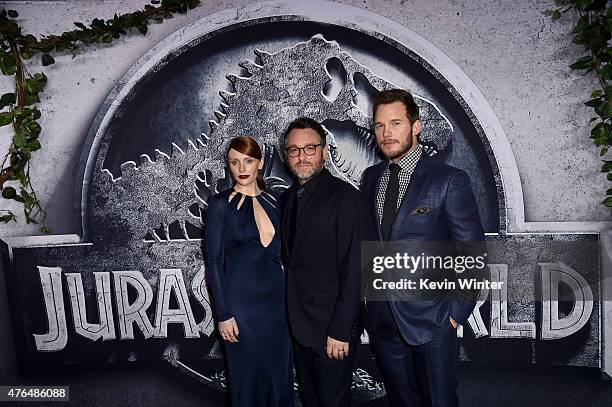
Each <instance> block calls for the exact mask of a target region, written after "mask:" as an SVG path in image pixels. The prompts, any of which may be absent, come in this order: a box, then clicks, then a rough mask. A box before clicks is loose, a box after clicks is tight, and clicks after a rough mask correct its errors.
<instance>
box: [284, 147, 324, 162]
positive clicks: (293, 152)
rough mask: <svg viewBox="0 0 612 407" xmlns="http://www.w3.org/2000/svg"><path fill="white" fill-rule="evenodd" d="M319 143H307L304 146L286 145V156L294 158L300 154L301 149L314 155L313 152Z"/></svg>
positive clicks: (307, 153)
mask: <svg viewBox="0 0 612 407" xmlns="http://www.w3.org/2000/svg"><path fill="white" fill-rule="evenodd" d="M320 145H321V143H319V144H309V145H307V146H304V147H287V148H285V152H286V153H287V156H288V157H294V158H295V157H299V156H300V151H303V152H304V154H306V155H314V153H316V152H317V147H319V146H320Z"/></svg>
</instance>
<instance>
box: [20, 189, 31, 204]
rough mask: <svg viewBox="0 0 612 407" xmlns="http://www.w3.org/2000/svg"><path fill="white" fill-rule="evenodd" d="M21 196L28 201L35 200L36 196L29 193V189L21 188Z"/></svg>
mask: <svg viewBox="0 0 612 407" xmlns="http://www.w3.org/2000/svg"><path fill="white" fill-rule="evenodd" d="M20 192H21V196H22V197H23V199H25V200H26V202H31V201H33V200H34V198H33V197H32V195H30V194H29V193H28V191H26V190H25V189H23V188H21V191H20Z"/></svg>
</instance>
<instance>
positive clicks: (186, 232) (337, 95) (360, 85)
mask: <svg viewBox="0 0 612 407" xmlns="http://www.w3.org/2000/svg"><path fill="white" fill-rule="evenodd" d="M254 52H255V55H256V58H255V60H254V61H249V60H247V61H243V62H240V63H239V64H238V65H239V66H240V67H242V68H243V70H244V75H243V76H236V75H227V79H228V80H229V81H230V82H231V84H232V87H233V90H234V91H233V92H227V91H221V92H220V95H221V98H222V102H221V103H220V106H219V108H218V110H216V111H215V120H211V121H210V134H209V135H206V134H202V135H201V137H198V138H197V139H195V140H189V142H188V146H189V147H188V148H187V151H183V149H181V148H179V147H178V146H177V145H174V146H173V149H172V152H171V153H170V154H166V153H164V152H162V151H159V150H156V154H155V157H154V159H152V158H151V157H149V156H148V155H141V157H140V158H141V159H140V164H136V163H135V162H133V161H128V162H126V163H124V164H123V165H122V166H121V177H118V178H113V176H112V174H111V173H110V172H109V171H107V170H103V172H104V177H103V180H102V184H103V185H102V188H101V190H102V191H103V193H104V195H106V197H107V199H108V201H107V204H106V205H105V206H106V207H113V208H121V212H120V213H119V214H118V216H119V219H115V220H116V221H118V222H119V223H120V224H121V225H122V226H123V227H127V228H128V229H129V235H131V236H132V237H133V238H136V237H140V238H141V239H144V241H150V242H163V241H170V240H177V239H178V240H180V239H185V240H190V239H194V238H198V237H199V236H201V230H202V229H203V228H204V227H205V225H204V224H203V219H204V218H205V217H204V216H203V213H204V211H205V210H206V202H207V200H208V198H209V197H210V196H211V195H212V194H214V193H216V192H218V191H220V190H222V189H224V188H226V187H228V186H229V182H230V180H229V175H228V174H227V172H226V162H225V161H226V160H225V153H226V149H227V145H228V143H229V141H230V140H231V139H232V138H233V137H235V136H237V135H249V136H251V137H253V138H255V139H256V140H257V141H258V142H259V143H260V145H261V146H263V148H264V151H265V153H264V156H265V157H264V159H265V168H264V174H265V176H266V180H267V181H268V184H269V185H270V186H271V188H272V189H283V188H286V187H287V186H288V185H289V184H290V181H289V177H288V174H287V173H286V171H285V169H284V168H283V166H282V164H281V156H282V151H283V146H282V134H283V132H284V130H285V129H286V128H287V126H288V124H289V123H290V122H291V121H292V120H293V119H295V118H297V117H300V116H308V117H312V118H313V119H315V120H317V121H319V122H320V123H322V124H323V126H324V127H325V129H326V130H327V131H328V135H327V139H328V143H329V145H330V159H329V160H327V164H326V165H327V168H328V169H329V170H330V172H331V173H332V174H334V175H335V176H337V177H340V178H342V179H344V180H345V181H347V182H349V183H350V184H351V185H353V186H354V187H356V188H357V187H358V185H359V180H360V178H361V174H362V173H363V171H364V170H365V168H367V167H368V166H370V165H373V164H375V163H376V162H378V161H379V160H380V156H379V154H378V150H377V146H376V140H375V137H374V134H373V133H372V131H371V130H370V129H371V118H370V116H369V111H370V105H369V98H370V96H371V95H372V94H373V93H375V92H377V91H378V90H382V89H388V88H393V87H397V86H396V85H393V84H392V83H389V82H387V81H385V80H384V79H382V78H380V77H379V76H377V75H375V74H374V73H372V71H370V70H369V69H368V68H367V67H365V66H363V65H362V64H360V63H359V62H357V61H356V60H355V59H354V58H353V57H352V56H351V55H350V54H349V53H347V52H344V51H342V49H341V47H340V45H339V44H338V43H337V42H335V41H328V40H326V39H325V38H323V36H322V35H315V36H313V37H312V38H311V39H310V40H308V41H306V42H301V43H298V44H296V45H295V46H293V47H289V48H284V49H282V50H280V51H278V52H275V53H268V52H265V51H262V50H258V49H256V50H255V51H254ZM415 99H416V101H417V103H418V104H419V107H420V110H421V120H422V122H423V124H424V126H423V128H424V130H423V132H422V133H421V136H420V139H421V143H422V144H423V145H424V148H425V151H426V152H427V153H428V154H430V155H434V154H436V153H437V152H438V151H441V150H443V149H444V148H446V147H447V145H448V144H449V142H450V139H451V134H452V132H453V128H452V126H451V124H450V122H449V120H448V119H447V118H446V117H445V116H444V115H443V114H442V112H440V110H439V109H438V108H437V107H436V106H435V105H434V104H433V103H432V102H430V101H428V100H426V99H424V98H422V97H419V96H418V95H415ZM98 211H102V213H99V214H98V215H101V216H105V217H107V218H108V215H109V214H108V213H104V212H105V211H104V208H100V209H98ZM95 215H96V214H95V213H94V216H95ZM115 216H117V215H115ZM174 231H175V232H174ZM199 232H200V233H199Z"/></svg>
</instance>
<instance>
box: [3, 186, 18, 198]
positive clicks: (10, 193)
mask: <svg viewBox="0 0 612 407" xmlns="http://www.w3.org/2000/svg"><path fill="white" fill-rule="evenodd" d="M16 196H17V191H16V190H15V188H13V187H4V189H3V190H2V198H5V199H15V197H16Z"/></svg>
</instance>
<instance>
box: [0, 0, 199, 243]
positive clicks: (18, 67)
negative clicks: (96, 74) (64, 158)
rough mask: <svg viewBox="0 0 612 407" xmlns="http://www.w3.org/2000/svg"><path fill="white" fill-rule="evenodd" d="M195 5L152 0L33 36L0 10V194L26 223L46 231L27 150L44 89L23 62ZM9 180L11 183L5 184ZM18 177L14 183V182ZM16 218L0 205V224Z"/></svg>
mask: <svg viewBox="0 0 612 407" xmlns="http://www.w3.org/2000/svg"><path fill="white" fill-rule="evenodd" d="M199 4H200V1H199V0H152V1H151V4H147V5H146V6H145V7H144V9H143V10H138V11H135V12H133V13H127V14H122V15H117V14H115V16H114V17H113V18H112V19H109V20H102V19H98V18H96V19H94V20H93V21H92V22H91V24H90V25H89V26H86V25H85V24H82V23H79V22H76V23H74V25H75V26H76V27H77V29H75V30H71V31H66V32H63V33H61V34H59V35H50V36H46V37H42V38H40V39H38V38H36V37H35V36H33V35H31V34H27V35H26V34H23V33H22V30H21V27H20V26H19V24H18V22H17V21H16V19H17V18H18V17H19V14H18V13H17V11H15V10H5V9H2V11H0V71H1V72H2V74H3V75H5V76H10V77H14V83H15V86H14V88H15V90H14V92H10V93H4V94H2V95H1V96H0V127H2V126H8V125H12V141H11V143H10V146H9V149H8V151H7V152H6V153H5V154H4V156H3V158H2V159H1V164H0V191H2V199H8V200H13V201H17V202H19V203H21V204H23V213H24V215H25V220H26V223H37V224H40V225H41V228H40V230H41V232H43V233H50V230H49V228H48V227H47V226H46V219H47V213H46V212H45V209H44V208H43V205H42V203H41V202H40V200H39V199H38V197H37V196H36V192H35V190H34V187H33V185H32V179H31V178H30V162H31V160H32V154H33V153H34V152H36V151H39V150H40V149H41V143H40V141H39V137H40V135H41V132H42V128H41V126H40V123H39V120H40V118H41V112H40V110H39V109H38V108H37V105H38V104H39V103H40V97H39V94H40V93H41V92H43V91H44V89H45V86H46V84H47V77H46V76H45V74H44V73H42V72H38V73H34V74H31V73H30V72H29V71H28V70H27V69H26V66H25V65H24V61H27V60H31V59H32V58H34V57H38V56H40V62H41V63H42V66H48V65H51V64H54V63H55V59H54V58H53V56H52V54H57V53H60V54H61V53H65V52H67V51H69V52H71V53H72V56H73V57H74V56H76V55H77V53H78V51H79V50H80V49H81V48H84V47H87V46H91V45H96V44H110V43H112V42H113V41H114V40H116V39H118V38H120V37H121V36H122V35H129V34H131V33H132V32H134V30H136V31H137V32H139V33H140V34H143V35H144V34H146V33H147V29H148V26H149V24H150V23H152V22H157V23H161V22H163V21H164V20H165V19H167V18H171V17H172V16H173V15H174V14H176V13H181V14H184V13H186V12H187V11H188V10H190V9H193V8H195V7H196V6H198V5H199ZM11 181H15V183H14V185H17V188H18V189H19V190H17V188H15V187H14V186H10V185H5V184H6V183H8V182H11ZM17 182H18V184H17ZM11 221H14V222H17V216H16V215H15V214H14V213H13V212H12V211H10V210H8V209H1V208H0V223H8V222H11Z"/></svg>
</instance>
